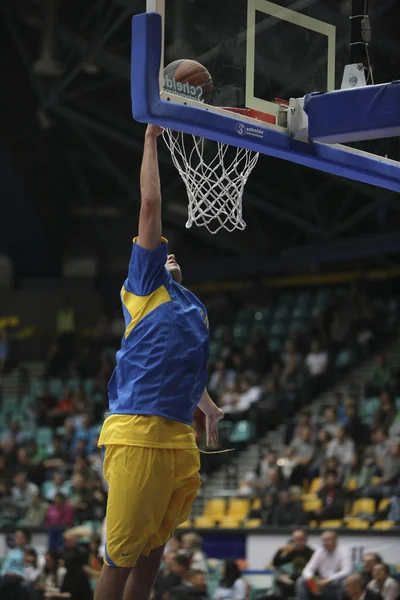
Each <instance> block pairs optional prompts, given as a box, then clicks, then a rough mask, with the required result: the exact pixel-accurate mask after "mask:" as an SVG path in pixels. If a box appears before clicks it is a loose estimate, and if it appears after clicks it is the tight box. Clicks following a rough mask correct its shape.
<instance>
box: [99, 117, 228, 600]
mask: <svg viewBox="0 0 400 600" xmlns="http://www.w3.org/2000/svg"><path fill="white" fill-rule="evenodd" d="M160 133H161V128H159V127H156V126H154V125H149V126H148V128H147V132H146V137H145V143H144V153H143V162H142V169H141V179H140V185H141V197H142V202H141V210H140V218H139V233H138V237H137V238H135V240H134V242H133V249H132V255H131V259H130V263H129V272H128V278H127V279H126V281H125V283H124V286H123V288H122V291H121V300H122V308H123V312H124V317H125V325H126V330H125V334H124V337H123V340H122V344H121V349H120V350H119V352H118V353H117V367H116V369H115V371H114V373H113V375H112V377H111V380H110V383H109V401H110V413H111V415H110V416H109V417H108V418H107V419H106V420H105V422H104V425H103V429H102V431H101V435H100V439H99V445H100V446H101V447H102V453H103V467H104V476H105V480H106V482H107V484H108V503H107V516H106V548H105V556H104V566H103V569H102V571H101V575H100V578H99V581H98V583H97V586H96V590H95V595H94V597H95V600H120V599H121V598H123V600H147V599H148V598H149V595H150V591H151V587H152V585H153V582H154V580H155V577H156V575H157V572H158V569H159V566H160V561H161V558H162V555H163V551H164V545H165V544H166V542H167V541H168V540H169V538H170V537H171V534H172V533H173V531H174V529H175V528H176V527H177V526H178V525H179V524H180V523H183V522H184V521H185V520H186V519H187V518H188V517H189V514H190V510H191V504H192V502H193V500H194V498H195V496H196V493H197V491H198V489H199V486H200V477H199V467H200V462H199V451H198V448H197V446H196V442H195V437H194V432H193V429H192V427H191V422H192V412H193V410H194V408H195V407H196V406H197V405H198V406H199V407H200V409H201V410H202V411H203V412H204V413H205V415H206V430H207V444H208V445H210V446H213V445H214V444H215V443H216V442H217V440H218V421H219V420H220V419H222V417H223V412H222V411H221V410H220V409H219V408H218V407H217V406H216V405H215V404H214V402H213V401H212V400H211V398H210V396H209V395H208V393H207V390H206V388H205V385H206V373H207V371H206V367H207V360H208V346H209V332H208V319H207V314H206V309H205V308H204V306H203V305H202V304H201V302H200V301H199V300H198V299H197V298H196V296H194V295H193V294H192V293H191V292H189V291H188V290H186V289H185V288H184V287H182V286H181V285H180V283H181V279H182V275H181V270H180V267H179V265H178V264H177V262H176V260H175V256H174V255H173V254H168V243H167V241H166V240H165V239H164V238H162V237H161V192H160V179H159V170H158V156H157V137H158V136H159V135H160Z"/></svg>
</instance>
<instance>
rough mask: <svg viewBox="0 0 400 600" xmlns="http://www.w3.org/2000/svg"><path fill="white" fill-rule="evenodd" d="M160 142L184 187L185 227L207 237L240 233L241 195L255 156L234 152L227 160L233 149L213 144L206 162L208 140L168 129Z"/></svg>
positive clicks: (248, 152) (243, 224)
mask: <svg viewBox="0 0 400 600" xmlns="http://www.w3.org/2000/svg"><path fill="white" fill-rule="evenodd" d="M163 138H164V141H165V143H166V145H167V147H168V149H169V150H170V152H171V157H172V161H173V163H174V165H175V167H176V169H177V171H178V173H179V175H180V176H181V177H182V179H183V182H184V184H185V186H186V191H187V195H188V198H189V211H188V220H187V223H186V227H187V228H190V227H191V226H192V225H193V224H195V225H197V226H200V227H201V226H203V227H206V228H207V229H208V231H209V232H210V233H217V232H218V231H220V229H226V230H227V231H234V230H235V229H240V230H243V229H244V228H245V227H246V223H245V222H244V220H243V217H242V199H243V192H244V187H245V185H246V183H247V180H248V178H249V175H250V173H251V172H252V170H253V169H254V167H255V166H256V163H257V160H258V156H259V155H258V153H256V152H253V151H252V150H246V149H245V148H236V149H235V150H236V152H234V154H233V156H228V153H230V152H231V151H230V148H232V149H233V147H232V146H229V144H224V143H222V142H216V152H215V154H214V157H212V158H210V159H209V160H207V159H206V157H205V156H204V152H205V146H206V144H207V142H208V140H205V139H204V138H202V137H198V136H194V135H192V136H189V135H186V134H184V133H181V132H179V131H172V130H171V129H164V131H163ZM190 140H192V143H191V141H190Z"/></svg>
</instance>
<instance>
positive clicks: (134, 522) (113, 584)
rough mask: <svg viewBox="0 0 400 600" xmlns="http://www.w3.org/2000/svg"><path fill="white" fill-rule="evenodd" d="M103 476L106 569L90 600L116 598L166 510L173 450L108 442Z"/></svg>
mask: <svg viewBox="0 0 400 600" xmlns="http://www.w3.org/2000/svg"><path fill="white" fill-rule="evenodd" d="M160 473H162V476H160ZM104 476H105V479H106V482H107V484H108V500H107V515H106V528H107V540H106V548H105V559H104V562H105V568H104V570H102V573H101V576H100V578H99V581H98V583H97V585H96V590H95V600H121V597H122V592H123V589H124V586H125V583H126V580H127V579H128V577H129V575H130V572H131V571H132V568H133V567H134V566H135V565H136V562H137V561H138V559H139V557H140V555H141V554H142V552H143V551H144V549H145V548H146V547H147V543H148V540H149V538H151V537H152V536H153V535H154V534H155V533H156V532H157V531H158V530H159V528H160V526H161V523H162V520H163V517H164V515H165V512H166V510H167V507H168V504H169V501H170V497H171V494H172V492H173V488H174V459H173V451H168V450H167V451H160V450H156V449H153V448H139V447H133V446H108V447H107V448H106V451H105V455H104ZM159 545H161V544H159Z"/></svg>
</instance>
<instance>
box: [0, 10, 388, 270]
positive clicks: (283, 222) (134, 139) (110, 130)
mask: <svg viewBox="0 0 400 600" xmlns="http://www.w3.org/2000/svg"><path fill="white" fill-rule="evenodd" d="M51 1H55V0H51ZM302 1H303V4H304V3H306V4H307V0H302ZM299 3H300V2H299ZM311 3H313V0H308V4H311ZM295 4H296V3H295ZM383 4H384V3H383V2H382V5H383ZM391 4H393V3H391V2H390V1H389V0H388V1H387V2H386V3H385V5H386V6H387V7H389V6H390V5H391ZM140 5H141V3H140V2H136V1H135V0H114V2H112V1H110V0H99V1H98V2H96V3H94V4H93V3H92V4H91V5H90V6H91V10H88V13H87V15H86V19H85V20H84V21H82V22H80V23H78V24H74V23H72V24H71V23H67V22H64V21H61V22H58V23H53V24H52V27H54V31H53V32H52V33H53V34H54V36H55V52H57V53H59V54H60V56H62V57H64V58H63V59H62V60H61V59H60V62H61V63H62V73H61V74H60V75H59V76H58V77H56V78H53V79H52V80H49V79H48V78H44V77H42V76H40V74H38V73H37V72H36V71H35V69H34V68H33V67H34V64H35V58H37V57H35V56H33V55H32V50H31V48H30V47H29V45H28V44H27V43H26V36H25V32H26V31H27V30H28V31H29V32H30V33H31V34H32V33H33V35H34V39H36V41H37V46H38V47H39V41H40V40H42V41H43V37H44V36H46V35H49V31H46V30H45V21H44V20H43V18H41V16H40V14H33V15H32V14H31V15H30V16H29V18H27V16H26V13H25V12H24V11H23V12H20V11H19V8H18V7H20V6H21V5H20V4H17V3H15V4H14V3H13V2H11V1H9V2H8V3H7V2H5V3H4V4H3V6H2V11H3V14H4V16H5V18H6V22H7V25H8V28H9V31H10V33H11V35H12V38H13V41H14V44H15V48H16V49H17V51H18V53H19V55H20V57H21V60H22V62H23V64H24V66H25V71H26V76H27V77H28V78H29V81H30V84H31V86H32V89H33V90H34V92H35V94H36V98H37V103H38V111H37V114H38V117H39V118H41V119H43V120H46V119H48V120H49V121H50V123H52V124H53V125H54V126H55V127H59V128H61V129H62V128H65V129H66V130H67V131H68V134H69V136H70V139H71V136H72V139H73V140H74V144H75V146H74V147H73V148H72V149H70V150H69V151H68V152H67V163H68V167H69V174H70V176H71V177H72V178H73V179H74V181H75V182H76V185H77V188H78V190H79V194H80V202H81V203H82V205H84V206H86V207H87V209H88V211H89V212H90V211H92V213H93V215H94V218H95V219H96V229H97V231H98V234H99V235H100V236H101V237H102V238H103V239H104V243H105V244H111V243H112V241H113V239H115V237H116V236H118V227H117V225H116V228H115V231H110V230H109V229H107V228H105V227H104V225H103V223H102V221H101V219H100V218H99V217H98V216H96V214H98V213H97V212H96V206H97V202H98V200H97V192H98V186H99V185H100V186H101V178H102V177H103V176H104V175H105V174H106V175H107V177H109V178H111V179H112V180H113V181H114V182H115V185H116V186H117V188H118V193H117V194H116V197H118V210H120V212H121V214H125V213H126V212H129V211H132V210H133V211H137V210H138V208H139V203H140V198H139V195H138V193H137V190H136V187H135V183H134V180H133V179H134V176H135V175H137V172H138V165H139V161H140V157H141V154H142V149H143V144H142V137H143V127H142V126H140V125H139V124H137V123H135V122H134V121H133V120H132V119H130V117H129V114H128V113H127V111H126V110H124V111H121V110H120V107H121V106H124V104H126V103H129V71H130V65H129V58H128V55H129V36H128V37H127V36H126V32H129V21H130V18H131V16H132V14H133V13H134V12H135V11H137V10H139V8H140ZM380 9H382V7H381V5H380ZM91 19H92V20H94V21H95V24H96V26H95V27H94V28H92V34H91V37H90V36H88V34H87V33H86V27H87V26H88V25H89V24H90V23H91ZM121 31H125V34H124V35H125V37H124V36H123V35H121V36H120V37H119V39H117V41H116V37H117V38H118V35H116V34H118V33H119V32H121ZM392 41H393V40H392ZM389 45H390V44H389ZM395 45H396V43H395ZM42 46H43V44H42ZM390 48H391V50H392V47H390ZM314 51H315V48H314V47H310V49H309V52H310V55H312V54H313V53H314ZM114 88H118V89H124V90H125V92H124V94H126V97H125V100H124V102H121V98H118V99H116V98H115V105H114V102H113V89H114ZM94 97H95V98H96V100H94ZM125 108H126V106H125ZM115 147H118V148H119V152H120V153H124V152H125V153H129V154H130V156H132V162H135V164H136V172H135V170H134V172H132V170H128V169H127V167H126V164H125V163H126V161H123V162H124V164H121V163H120V161H119V160H118V156H119V154H118V155H117V156H116V157H115V156H114V152H113V148H115ZM261 160H262V161H263V162H262V168H259V170H258V171H257V169H256V171H255V173H254V176H253V178H252V179H251V180H250V181H249V183H248V187H247V190H246V192H245V196H244V202H245V203H247V204H248V205H249V210H248V217H247V220H248V222H249V226H248V228H247V230H246V231H245V232H244V233H235V234H227V233H225V234H224V233H223V234H221V233H219V234H218V235H216V236H210V235H209V234H208V233H207V232H206V231H203V230H202V229H201V228H195V227H194V228H192V229H191V230H190V234H191V235H192V236H194V237H196V238H198V239H199V240H200V241H201V242H206V243H207V244H212V245H213V246H215V247H217V248H221V249H223V251H224V252H225V253H228V254H229V255H231V256H233V257H236V258H232V259H230V261H228V262H226V261H225V262H221V264H220V265H216V266H215V267H213V268H214V271H215V273H216V274H217V272H218V275H224V274H226V275H228V274H231V275H233V274H236V275H237V274H238V273H239V272H241V273H245V272H247V273H248V272H249V271H250V272H252V273H255V272H259V271H260V270H262V269H264V270H270V271H271V272H272V271H274V269H276V268H277V269H280V268H281V269H283V268H287V266H288V264H289V262H290V260H291V261H292V263H291V264H292V265H293V264H295V263H296V261H294V258H293V254H291V255H290V256H291V259H290V260H289V259H288V258H285V260H283V259H282V258H279V257H278V258H275V259H274V261H275V262H273V260H272V259H270V260H269V261H268V262H266V261H265V260H262V261H261V260H260V259H259V258H256V257H260V255H261V256H268V255H270V254H271V253H275V254H276V253H279V252H281V251H282V250H283V249H284V248H288V247H289V246H290V245H291V244H292V243H293V241H296V242H298V243H301V244H302V245H303V246H304V245H306V247H305V248H303V249H302V250H301V256H302V260H303V261H304V263H306V262H307V261H308V263H309V264H310V263H312V262H313V261H315V260H316V259H318V261H320V262H324V261H325V260H334V258H335V257H338V256H339V254H340V257H342V256H344V255H346V256H347V257H348V258H350V257H351V256H353V257H355V258H356V257H360V256H367V255H369V253H368V252H366V251H365V239H364V238H362V239H361V238H360V237H359V236H358V237H357V235H356V233H357V228H356V226H359V225H360V224H362V223H363V221H364V220H365V219H367V218H371V215H373V214H374V212H376V211H377V210H378V209H379V208H380V207H382V206H387V207H389V209H390V210H393V211H395V212H396V213H397V212H398V211H399V210H400V207H399V203H398V201H397V200H396V198H395V197H394V195H393V194H391V193H390V192H387V193H386V192H385V191H383V190H379V191H377V190H376V189H375V188H373V187H370V186H367V185H363V184H359V183H356V182H352V181H348V180H344V179H339V178H333V177H329V176H323V175H321V174H319V175H318V176H316V175H315V174H313V173H311V174H310V171H307V170H304V169H302V168H300V167H298V166H297V165H291V164H285V165H283V166H281V171H282V173H283V176H284V177H285V178H290V180H291V182H292V183H291V187H290V189H289V187H287V186H285V188H284V187H283V186H282V176H280V177H281V178H279V177H277V176H276V175H274V171H275V170H276V169H275V165H276V163H275V162H272V160H271V159H268V158H264V157H262V159H261ZM160 163H161V167H162V169H164V171H165V172H166V173H167V174H169V179H170V182H169V183H168V184H167V185H166V186H165V188H164V189H163V199H164V208H163V211H164V214H163V218H164V220H165V222H166V223H168V224H170V225H171V226H173V227H175V228H177V229H179V230H181V228H182V227H183V226H184V224H185V222H186V210H185V209H184V205H183V204H182V203H181V202H177V196H180V197H183V191H182V186H181V183H180V180H179V179H178V175H176V174H175V171H174V170H173V166H172V164H171V161H170V158H169V156H168V155H167V153H165V152H162V151H161V152H160ZM93 170H95V171H96V173H97V179H98V182H99V183H97V184H93V178H91V177H89V176H88V172H89V171H90V172H91V171H93ZM265 173H270V175H269V176H268V177H265ZM335 198H336V201H335ZM271 220H272V223H273V225H272V227H271ZM274 228H276V229H278V228H279V231H285V235H284V236H283V237H282V238H279V239H278V236H276V237H277V239H275V240H274V242H273V244H271V240H270V239H269V237H268V236H269V235H271V229H272V230H273V229H274ZM345 234H346V236H347V235H350V236H351V235H353V238H351V237H350V239H349V240H348V241H346V245H345V246H341V247H340V252H339V251H338V249H337V244H338V242H337V241H335V238H338V237H339V236H343V235H345ZM354 236H355V237H354ZM392 241H393V240H392ZM317 243H318V245H316V244H317ZM395 246H396V244H394V243H391V244H384V243H380V244H374V245H373V247H371V253H372V254H375V255H378V254H380V253H381V254H384V253H387V252H389V250H390V251H392V250H393V249H394V247H395ZM316 249H318V250H317V251H316ZM395 249H396V251H400V247H399V248H397V246H396V248H395ZM299 252H300V251H299ZM238 257H242V258H238ZM297 262H299V259H298V260H297ZM249 265H250V267H249ZM262 265H264V267H262ZM274 265H275V266H274ZM210 276H211V274H210Z"/></svg>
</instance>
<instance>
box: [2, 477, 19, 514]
mask: <svg viewBox="0 0 400 600" xmlns="http://www.w3.org/2000/svg"><path fill="white" fill-rule="evenodd" d="M20 516H21V510H20V508H19V506H17V504H16V503H15V500H14V498H13V496H12V494H11V488H10V486H9V485H8V483H7V482H6V481H4V480H1V481H0V518H1V519H5V520H10V521H16V520H17V519H19V518H20Z"/></svg>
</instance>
